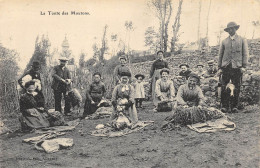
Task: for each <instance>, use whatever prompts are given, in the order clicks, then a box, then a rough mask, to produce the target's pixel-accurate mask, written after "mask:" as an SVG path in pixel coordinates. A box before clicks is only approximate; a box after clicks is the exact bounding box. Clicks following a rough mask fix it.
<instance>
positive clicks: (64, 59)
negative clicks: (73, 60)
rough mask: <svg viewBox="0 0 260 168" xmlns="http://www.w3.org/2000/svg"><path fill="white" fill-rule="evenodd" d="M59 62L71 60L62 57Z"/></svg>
mask: <svg viewBox="0 0 260 168" xmlns="http://www.w3.org/2000/svg"><path fill="white" fill-rule="evenodd" d="M59 60H60V61H69V59H68V58H66V57H60V58H59Z"/></svg>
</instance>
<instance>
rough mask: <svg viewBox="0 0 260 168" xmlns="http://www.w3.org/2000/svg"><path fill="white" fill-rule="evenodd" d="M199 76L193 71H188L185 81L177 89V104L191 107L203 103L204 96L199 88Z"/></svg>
mask: <svg viewBox="0 0 260 168" xmlns="http://www.w3.org/2000/svg"><path fill="white" fill-rule="evenodd" d="M198 83H200V77H199V76H198V75H197V74H195V73H190V74H189V77H188V80H187V83H186V84H184V85H181V86H180V87H179V89H178V92H177V96H176V100H177V106H183V107H191V106H202V105H205V98H204V95H203V92H202V90H201V88H200V87H199V86H198V85H197V84H198Z"/></svg>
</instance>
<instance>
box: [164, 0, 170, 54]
mask: <svg viewBox="0 0 260 168" xmlns="http://www.w3.org/2000/svg"><path fill="white" fill-rule="evenodd" d="M164 6H165V9H164V10H165V17H166V15H167V7H169V13H168V15H167V20H166V22H165V30H164V34H165V35H164V52H167V48H168V37H169V36H168V25H169V21H170V18H171V14H172V4H171V0H166V1H165V5H164Z"/></svg>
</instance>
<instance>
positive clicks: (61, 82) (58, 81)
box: [52, 57, 71, 115]
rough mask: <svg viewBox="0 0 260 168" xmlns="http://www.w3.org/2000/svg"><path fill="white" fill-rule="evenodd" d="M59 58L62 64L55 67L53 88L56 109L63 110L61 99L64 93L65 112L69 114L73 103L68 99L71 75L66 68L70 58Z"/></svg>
mask: <svg viewBox="0 0 260 168" xmlns="http://www.w3.org/2000/svg"><path fill="white" fill-rule="evenodd" d="M59 60H60V65H57V66H55V67H54V69H53V75H52V77H53V83H52V89H53V90H54V99H55V111H59V112H61V99H62V95H63V97H64V99H65V108H64V114H65V115H69V113H70V107H71V105H70V102H69V99H68V95H67V91H68V89H69V87H70V86H69V85H70V83H71V75H70V72H69V70H68V68H66V64H67V62H68V59H67V58H64V57H62V58H60V59H59Z"/></svg>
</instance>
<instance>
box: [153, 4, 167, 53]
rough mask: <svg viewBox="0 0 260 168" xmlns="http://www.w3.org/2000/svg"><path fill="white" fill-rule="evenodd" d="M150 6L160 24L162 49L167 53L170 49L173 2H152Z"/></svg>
mask: <svg viewBox="0 0 260 168" xmlns="http://www.w3.org/2000/svg"><path fill="white" fill-rule="evenodd" d="M148 6H149V7H150V9H151V10H152V11H154V12H155V16H156V17H157V18H158V20H159V22H160V49H161V50H163V51H164V52H166V51H167V47H168V25H169V21H170V18H171V14H172V1H171V0H151V2H150V4H148Z"/></svg>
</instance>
